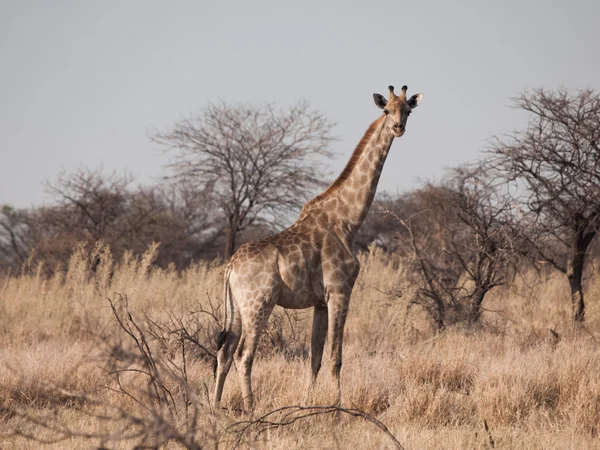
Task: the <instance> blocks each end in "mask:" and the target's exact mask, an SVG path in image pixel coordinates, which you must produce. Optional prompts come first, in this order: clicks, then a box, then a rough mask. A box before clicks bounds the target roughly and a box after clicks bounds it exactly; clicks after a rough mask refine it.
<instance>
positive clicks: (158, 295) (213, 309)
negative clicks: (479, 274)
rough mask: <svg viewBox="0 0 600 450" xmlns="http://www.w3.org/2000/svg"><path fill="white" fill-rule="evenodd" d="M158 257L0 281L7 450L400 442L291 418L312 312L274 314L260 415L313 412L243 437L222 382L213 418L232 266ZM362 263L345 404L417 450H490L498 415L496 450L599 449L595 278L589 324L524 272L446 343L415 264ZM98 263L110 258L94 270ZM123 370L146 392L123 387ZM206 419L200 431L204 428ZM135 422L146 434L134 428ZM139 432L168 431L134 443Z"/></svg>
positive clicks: (238, 401)
mask: <svg viewBox="0 0 600 450" xmlns="http://www.w3.org/2000/svg"><path fill="white" fill-rule="evenodd" d="M156 251H158V249H157V248H154V247H152V248H150V249H149V250H148V251H147V252H146V253H145V254H144V255H139V256H134V255H132V254H127V255H125V257H124V258H123V259H122V260H121V261H119V262H114V261H113V260H112V256H111V254H110V253H109V252H108V251H107V250H106V249H105V248H104V247H102V246H99V247H97V248H95V249H92V250H91V251H86V250H85V249H84V248H80V249H78V250H77V251H76V252H75V254H74V256H73V257H72V258H71V261H70V264H69V269H68V271H67V272H66V273H64V274H57V275H54V276H53V277H52V278H46V277H45V276H44V275H43V270H40V269H39V268H35V267H34V268H31V269H30V270H27V271H24V272H23V273H22V274H20V275H18V276H12V277H7V278H3V279H1V280H0V338H1V339H2V342H3V346H2V350H1V351H0V398H1V402H0V447H2V448H38V447H39V442H37V441H32V440H31V439H30V438H31V437H35V438H36V439H38V440H42V441H48V442H53V441H56V440H57V439H58V438H61V439H62V440H61V441H60V442H57V443H55V444H49V445H50V446H51V445H54V447H55V448H90V447H94V446H100V445H105V446H106V447H109V448H131V447H132V446H133V445H135V443H143V442H145V443H147V444H149V445H158V444H161V445H163V446H164V447H167V448H179V447H182V446H183V447H186V446H187V445H188V444H189V445H191V444H193V443H196V444H198V445H202V446H204V445H208V446H213V445H214V446H216V445H218V446H219V447H221V448H231V447H234V446H235V445H236V442H238V441H239V445H240V446H241V447H242V448H243V447H254V448H282V447H283V448H323V447H325V448H335V447H338V448H348V447H352V448H356V449H372V448H391V446H392V445H393V443H392V440H391V439H390V437H389V436H386V434H385V433H383V432H382V431H381V430H380V429H378V428H377V426H374V425H373V423H371V422H366V421H365V420H364V418H361V417H353V416H351V415H349V414H347V413H341V416H340V417H339V418H338V419H334V418H333V417H331V414H329V415H321V414H316V415H312V413H315V412H316V411H326V412H329V411H327V410H323V409H318V408H316V409H310V410H304V409H297V408H296V409H294V410H292V409H286V408H288V407H290V405H306V404H305V398H306V388H307V385H308V379H309V372H310V369H309V364H308V361H307V360H306V355H307V354H306V352H307V345H308V342H309V340H310V326H311V321H310V320H309V319H310V317H311V311H298V312H294V311H288V312H284V311H283V310H281V309H279V308H278V309H277V310H276V312H275V314H274V315H273V317H272V319H271V322H270V324H269V327H268V330H267V333H266V334H265V336H264V337H263V339H262V341H261V348H260V358H259V359H258V360H257V362H256V365H255V371H254V373H253V377H254V379H253V384H254V386H255V393H256V400H257V402H256V403H257V404H256V410H255V413H254V416H253V418H254V419H256V418H258V417H261V416H264V415H265V414H268V413H270V412H271V411H273V410H278V409H279V410H280V411H279V412H278V413H277V414H275V415H272V416H268V417H269V418H271V419H273V421H275V422H281V421H283V420H284V416H285V414H287V413H289V412H290V411H294V414H295V416H294V417H297V416H298V417H299V416H302V418H301V419H300V418H299V419H298V420H296V421H294V422H293V423H290V424H288V425H281V424H280V425H279V426H277V427H266V426H265V424H264V423H256V424H253V425H252V426H251V427H250V428H248V429H247V431H244V433H242V434H241V435H240V428H239V427H240V426H241V425H240V423H241V422H244V421H247V420H248V418H247V417H246V416H244V415H243V414H242V413H241V412H240V410H241V406H242V397H241V392H240V388H239V384H238V380H237V377H235V376H233V377H229V379H228V381H227V384H226V386H225V392H224V397H223V405H224V407H225V408H226V409H225V410H224V411H211V410H210V408H209V407H208V405H209V404H210V398H209V397H210V392H211V391H212V383H213V373H212V359H211V353H212V351H213V350H214V347H212V345H214V342H212V341H211V339H214V336H215V333H216V332H217V331H218V327H217V323H218V322H219V320H220V314H221V308H222V306H221V289H222V279H221V276H222V270H221V267H220V266H211V265H208V264H199V265H196V266H193V267H191V268H190V269H188V270H186V271H183V272H181V273H177V272H176V271H175V270H170V269H160V268H156V267H153V266H152V264H151V263H152V261H153V259H154V258H155V255H156ZM361 258H362V260H361V264H362V271H361V274H360V277H359V280H358V283H357V286H356V289H355V292H354V293H353V298H352V302H351V305H352V306H351V308H350V314H349V317H348V322H347V333H346V345H345V347H344V366H343V369H342V390H343V392H342V406H343V407H344V408H346V409H348V410H352V411H353V410H360V411H364V412H365V413H367V414H368V415H369V416H370V417H374V418H376V419H377V420H378V421H379V422H380V423H382V424H385V426H387V429H388V430H389V432H390V433H391V434H392V435H394V436H395V437H396V438H397V439H398V441H399V442H401V443H402V445H403V446H404V447H405V448H425V449H428V448H432V449H433V448H440V447H442V448H489V446H490V443H489V442H490V441H489V437H488V434H487V432H486V431H485V429H484V427H483V420H484V419H485V420H486V423H487V424H488V425H489V430H490V433H491V435H492V437H493V440H494V442H495V445H496V447H497V448H540V449H541V448H594V446H596V445H597V439H598V431H599V430H598V425H597V424H598V423H599V422H600V394H599V392H600V375H599V374H600V350H599V349H598V346H597V342H596V340H597V339H598V334H599V331H600V314H599V313H600V311H599V310H598V299H599V298H600V296H599V295H598V293H599V290H600V283H599V282H598V281H596V279H595V278H592V277H590V278H589V279H588V280H587V282H586V289H587V298H588V305H589V307H588V309H587V328H583V329H582V328H573V327H572V325H571V319H570V297H569V288H568V282H567V280H566V278H565V277H564V276H563V275H561V274H557V273H551V272H548V273H546V274H542V276H539V275H538V274H534V273H526V274H524V275H523V276H522V277H520V278H517V279H516V280H515V282H514V283H513V284H511V285H510V286H506V287H503V288H500V289H499V290H498V291H495V292H493V293H491V295H490V298H489V300H486V301H487V302H488V304H487V305H486V310H484V312H483V318H482V319H483V323H484V324H485V325H484V326H483V327H482V328H480V329H478V330H477V331H473V330H469V329H467V328H464V329H463V328H460V327H451V328H449V329H447V330H446V331H445V332H443V333H438V334H436V333H434V330H433V328H432V326H431V323H430V322H429V321H428V320H427V318H426V317H424V316H423V315H422V314H421V313H420V312H417V311H416V310H414V309H413V310H411V311H408V310H407V302H408V300H407V298H410V295H408V294H407V292H408V291H409V289H410V286H409V285H408V284H407V283H406V282H405V281H404V278H403V270H404V268H403V265H402V262H401V261H400V260H396V259H394V258H389V257H387V256H385V255H382V254H379V253H378V252H377V251H373V252H372V253H371V254H369V255H363V256H361ZM93 259H96V260H98V259H99V260H100V261H101V263H100V264H99V265H98V266H97V267H96V271H95V272H93V271H91V270H90V267H91V264H92V261H93ZM116 293H119V294H121V295H122V296H123V297H125V296H126V297H127V298H128V304H127V305H126V306H127V307H126V308H125V305H124V304H121V305H120V306H119V305H117V304H115V311H116V313H117V314H118V315H119V317H121V319H122V320H124V321H125V322H126V321H127V320H129V319H128V315H127V314H126V312H127V311H129V312H130V313H131V318H132V320H133V321H134V322H135V323H136V324H137V325H138V326H139V330H138V329H133V328H130V330H134V331H135V333H134V334H135V335H136V336H138V338H139V336H140V334H139V333H142V334H143V335H144V336H145V338H144V339H145V340H146V342H147V343H148V348H149V349H150V351H151V353H152V357H153V360H155V361H158V363H157V366H156V367H157V369H156V370H158V372H157V373H156V374H155V376H154V379H155V380H162V381H161V383H162V384H163V385H164V387H166V388H167V389H168V390H169V392H171V395H172V398H173V400H171V399H170V397H169V396H167V400H165V398H164V396H163V397H160V396H156V395H155V394H153V395H150V394H151V393H152V392H156V388H155V387H153V386H154V385H152V384H148V382H147V381H148V379H149V378H148V377H147V375H145V374H142V373H137V372H132V371H131V370H132V369H143V370H144V371H148V370H149V369H148V365H147V364H148V361H147V360H144V359H143V358H142V359H140V358H139V352H137V353H136V351H135V350H136V346H135V345H133V346H132V343H133V341H132V340H131V337H128V336H127V334H124V329H123V327H121V326H119V324H118V322H117V321H116V320H115V314H114V312H113V310H112V309H111V306H110V303H109V302H108V301H107V299H106V298H107V297H110V298H111V299H113V303H114V301H115V300H117V299H118V298H119V297H118V295H116ZM211 305H212V306H211ZM125 322H124V323H125ZM130 325H132V323H130ZM551 330H552V331H551ZM202 347H204V349H203V348H202ZM136 355H137V356H136ZM109 363H110V364H109ZM325 363H326V364H325V365H324V369H323V371H322V373H321V375H320V377H319V379H318V382H317V385H316V387H315V390H314V393H313V398H312V403H311V405H309V406H319V407H325V406H327V405H330V404H331V402H332V401H333V399H334V396H335V395H334V391H335V389H333V387H334V384H333V380H332V379H331V377H330V375H329V373H328V370H327V361H326V362H325ZM111 364H112V366H111ZM117 369H118V370H119V371H120V372H118V373H119V379H120V383H121V387H122V388H124V389H125V391H126V392H129V393H131V394H132V395H131V397H127V396H126V395H125V394H124V392H123V391H122V390H121V391H120V389H121V387H120V386H119V380H118V379H117V378H116V374H117V372H115V370H117ZM152 370H154V369H152ZM160 389H162V388H159V391H160ZM157 398H162V399H163V400H161V401H160V402H159V401H158V400H157ZM137 402H139V403H137ZM157 402H158V403H157ZM161 402H162V403H161ZM169 405H170V406H169ZM194 408H197V411H199V413H198V420H197V421H196V422H190V419H189V418H190V417H191V415H192V414H191V412H192V410H193V409H194ZM282 408H283V409H282ZM186 411H187V413H186ZM308 413H310V414H311V415H310V416H307V417H304V416H305V415H306V414H308ZM103 417H107V418H109V419H110V420H108V419H107V420H104V419H103ZM28 419H29V420H28ZM31 419H35V420H33V421H32V420H31ZM134 419H135V420H137V422H136V423H137V424H138V425H136V426H137V428H136V426H133V425H130V426H129V427H127V426H126V425H127V424H131V421H132V420H134ZM190 423H195V425H194V426H192V429H193V432H192V431H189V430H190ZM57 427H58V428H57ZM15 430H19V431H20V432H21V435H16V434H15V433H14V432H15ZM140 430H142V431H143V430H153V431H154V434H152V433H150V434H144V433H141V434H138V435H136V436H135V437H134V438H132V440H127V441H122V439H123V438H124V437H126V436H128V434H127V433H133V432H134V431H138V432H140ZM69 433H70V434H69ZM25 436H29V438H26V437H25ZM129 436H131V434H129ZM178 436H179V437H178ZM181 436H184V437H185V439H187V440H181V439H180V437H181ZM136 439H137V440H136ZM144 439H145V440H144ZM186 443H187V444H186ZM188 448H190V447H188Z"/></svg>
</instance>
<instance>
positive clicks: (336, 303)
mask: <svg viewBox="0 0 600 450" xmlns="http://www.w3.org/2000/svg"><path fill="white" fill-rule="evenodd" d="M349 300H350V298H349V296H348V295H341V294H340V295H331V297H330V301H329V304H328V312H329V314H328V316H329V317H328V320H329V324H328V325H329V326H328V330H327V339H328V347H329V361H330V364H331V375H332V376H333V378H334V380H335V383H336V385H337V398H336V405H338V406H339V405H340V402H341V399H342V387H341V383H340V372H341V369H342V344H343V341H344V326H345V324H346V315H347V313H348V303H349Z"/></svg>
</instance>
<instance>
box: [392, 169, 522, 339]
mask: <svg viewBox="0 0 600 450" xmlns="http://www.w3.org/2000/svg"><path fill="white" fill-rule="evenodd" d="M485 175H486V174H485V173H484V172H483V171H482V170H481V169H480V168H478V167H472V168H467V167H462V168H458V169H455V170H453V171H452V172H451V173H450V174H449V175H448V176H447V177H446V179H445V180H444V181H443V182H442V183H440V184H432V183H429V184H426V185H425V186H424V187H423V188H422V189H419V190H417V191H415V192H412V193H411V194H410V195H409V196H408V198H404V199H402V200H401V201H398V202H397V203H396V205H395V208H394V207H393V206H391V205H393V204H392V203H388V207H387V208H388V212H389V213H390V214H391V215H392V217H394V218H395V219H396V220H397V221H398V222H400V223H401V224H402V225H403V226H402V227H401V228H400V229H399V230H398V235H399V241H400V243H401V244H403V245H404V250H403V252H404V253H405V255H406V256H407V260H408V261H409V262H410V265H411V270H410V271H409V278H410V281H411V282H412V283H413V284H414V285H415V286H416V288H417V289H416V292H415V297H414V298H413V299H412V301H411V304H415V305H419V306H421V307H422V308H423V309H424V310H425V311H427V312H428V314H429V315H430V317H431V318H432V319H433V321H434V323H435V325H436V327H437V328H438V329H443V328H444V327H445V326H446V325H447V322H448V321H451V322H458V321H465V322H467V323H468V324H469V325H473V324H475V323H477V322H478V321H479V319H480V317H481V310H482V303H483V301H484V298H485V296H486V294H487V293H488V292H489V291H491V290H492V289H493V288H494V287H496V286H499V285H502V284H504V283H505V282H506V273H507V266H508V263H510V262H511V260H512V256H513V254H514V252H513V243H514V235H513V233H512V227H511V226H509V223H508V222H507V221H508V218H509V213H510V208H511V204H510V199H509V198H508V197H507V196H506V195H505V194H504V192H503V191H501V190H498V189H496V186H495V185H494V184H493V181H492V180H490V179H488V178H486V176H485ZM390 207H391V208H393V209H390Z"/></svg>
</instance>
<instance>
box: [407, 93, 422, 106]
mask: <svg viewBox="0 0 600 450" xmlns="http://www.w3.org/2000/svg"><path fill="white" fill-rule="evenodd" d="M422 98H423V94H421V93H419V94H415V95H413V96H412V97H411V98H409V99H408V102H407V103H408V106H410V107H411V108H416V107H417V106H419V103H421V99H422Z"/></svg>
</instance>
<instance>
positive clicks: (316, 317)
mask: <svg viewBox="0 0 600 450" xmlns="http://www.w3.org/2000/svg"><path fill="white" fill-rule="evenodd" d="M327 314H328V312H327V305H326V304H325V303H318V304H316V305H315V307H314V312H313V327H312V338H311V344H310V365H311V374H310V381H309V385H308V390H307V393H306V403H309V402H310V400H311V395H312V390H313V388H314V385H315V383H316V381H317V375H318V374H319V370H320V369H321V362H322V360H323V348H324V347H325V338H326V337H327V323H328V317H327Z"/></svg>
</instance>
